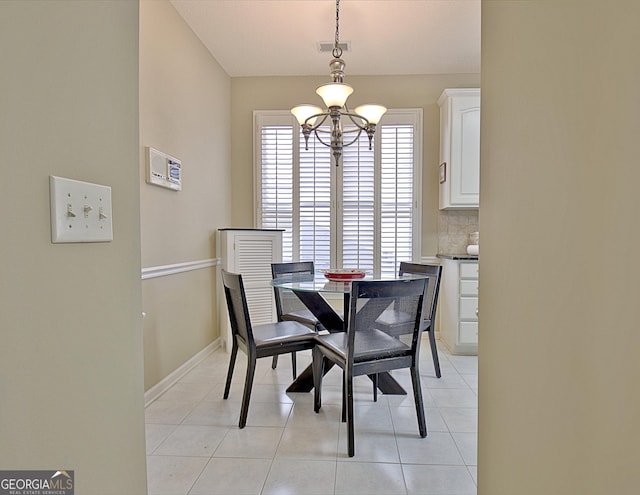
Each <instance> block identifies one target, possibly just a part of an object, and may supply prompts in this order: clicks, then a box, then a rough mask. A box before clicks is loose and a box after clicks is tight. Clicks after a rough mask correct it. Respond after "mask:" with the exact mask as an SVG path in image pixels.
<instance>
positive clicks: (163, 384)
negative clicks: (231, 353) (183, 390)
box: [144, 338, 222, 407]
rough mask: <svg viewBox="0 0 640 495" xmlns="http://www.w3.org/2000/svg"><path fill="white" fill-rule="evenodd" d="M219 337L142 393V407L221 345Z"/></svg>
mask: <svg viewBox="0 0 640 495" xmlns="http://www.w3.org/2000/svg"><path fill="white" fill-rule="evenodd" d="M221 342H222V341H221V340H220V338H217V339H216V340H214V341H213V342H211V344H209V345H208V346H207V347H205V348H204V349H202V350H201V351H200V352H198V353H197V354H196V355H194V356H193V357H192V358H191V359H189V360H188V361H187V362H185V363H184V364H182V365H181V366H180V367H178V368H177V369H176V370H175V371H173V372H171V373H169V374H168V375H167V376H165V377H164V378H163V379H162V380H160V381H159V382H158V383H156V384H155V385H154V386H153V387H151V388H150V389H149V390H147V391H146V392H145V393H144V407H147V406H148V405H149V404H151V403H152V402H153V401H155V400H156V399H157V398H158V397H160V396H161V395H162V394H163V393H165V392H166V391H167V390H169V388H171V386H172V385H173V384H174V383H176V382H177V381H178V380H180V378H182V377H183V376H184V375H186V374H187V373H189V371H191V370H192V369H193V368H194V367H195V366H196V365H197V364H198V363H200V361H202V360H203V359H204V358H206V357H207V356H208V355H209V354H211V353H212V352H213V351H215V350H216V349H217V348H218V347H220V346H221Z"/></svg>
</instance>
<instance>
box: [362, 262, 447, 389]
mask: <svg viewBox="0 0 640 495" xmlns="http://www.w3.org/2000/svg"><path fill="white" fill-rule="evenodd" d="M407 274H413V275H424V276H427V277H429V288H428V289H427V295H426V298H425V308H424V312H423V315H424V316H423V325H424V328H423V331H424V332H427V334H428V336H429V345H430V347H431V357H432V359H433V367H434V370H435V373H436V377H438V378H440V377H441V376H442V373H441V372H440V359H439V358H438V347H437V343H436V334H435V327H434V322H435V318H436V311H437V309H438V294H439V292H440V279H441V278H442V266H440V265H426V264H422V263H408V262H406V261H402V262H400V269H399V270H398V275H399V276H403V275H407ZM408 320H410V318H409V317H408V315H406V314H405V313H404V311H403V310H402V308H401V307H399V306H396V307H395V308H393V309H389V310H387V311H385V313H384V314H383V315H382V317H381V318H380V321H381V322H382V323H383V324H384V325H386V328H385V331H386V332H387V333H389V334H395V335H397V336H399V335H402V334H405V333H411V331H412V329H411V323H410V322H409V323H408V324H407V322H408ZM375 396H376V391H375V390H374V399H375V398H376V397H375Z"/></svg>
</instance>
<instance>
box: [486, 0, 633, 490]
mask: <svg viewBox="0 0 640 495" xmlns="http://www.w3.org/2000/svg"><path fill="white" fill-rule="evenodd" d="M639 24H640V3H638V2H637V1H635V0H632V1H619V2H613V3H611V2H602V1H599V0H588V1H587V0H583V1H560V2H544V1H536V2H533V1H530V2H503V1H483V2H482V43H483V44H482V54H483V55H482V138H481V200H480V204H481V208H480V232H481V234H482V259H481V263H480V344H479V355H480V367H479V377H480V383H479V390H480V398H479V407H480V412H479V460H478V468H479V473H478V481H479V485H478V488H479V489H478V493H479V495H502V494H505V495H513V494H518V495H529V494H532V495H533V494H535V495H539V494H541V493H544V494H561V495H566V494H580V495H591V494H593V495H596V494H598V495H601V494H605V493H607V494H608V493H610V494H614V493H615V494H618V493H620V494H622V493H637V491H638V487H639V486H640V470H638V462H639V461H640V456H639V454H638V452H639V450H638V434H637V430H638V418H640V394H638V377H640V364H639V363H640V360H639V359H638V349H640V332H638V322H639V321H640V310H639V309H638V308H639V307H640V306H639V304H638V279H639V278H640V270H639V269H638V266H639V265H638V263H637V248H638V246H639V245H640V229H638V212H639V207H640V204H639V202H638V184H640V167H639V166H638V144H637V142H638V133H639V132H640V112H639V110H640V91H639V88H638V81H640V65H639V64H638V63H637V62H638V47H639V46H640V30H639V29H638V25H639Z"/></svg>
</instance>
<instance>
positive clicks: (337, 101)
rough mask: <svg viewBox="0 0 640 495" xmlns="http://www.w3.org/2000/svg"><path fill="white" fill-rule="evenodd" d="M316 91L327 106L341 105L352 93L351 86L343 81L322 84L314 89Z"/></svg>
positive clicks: (343, 104)
mask: <svg viewBox="0 0 640 495" xmlns="http://www.w3.org/2000/svg"><path fill="white" fill-rule="evenodd" d="M316 93H317V94H318V96H319V97H320V98H322V101H324V104H325V106H327V107H328V108H331V107H343V106H345V104H346V103H347V98H349V96H350V95H351V93H353V88H352V87H351V86H349V85H348V84H343V83H331V84H323V85H322V86H320V87H319V88H318V89H316Z"/></svg>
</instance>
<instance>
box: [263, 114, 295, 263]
mask: <svg viewBox="0 0 640 495" xmlns="http://www.w3.org/2000/svg"><path fill="white" fill-rule="evenodd" d="M260 149H261V183H260V186H261V194H260V201H261V205H260V217H261V218H260V226H261V227H262V228H264V229H283V230H284V232H283V249H284V251H283V253H282V259H283V261H293V250H292V246H293V242H292V241H293V239H292V233H293V190H294V188H293V126H291V125H265V126H263V127H262V128H261V148H260Z"/></svg>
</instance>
